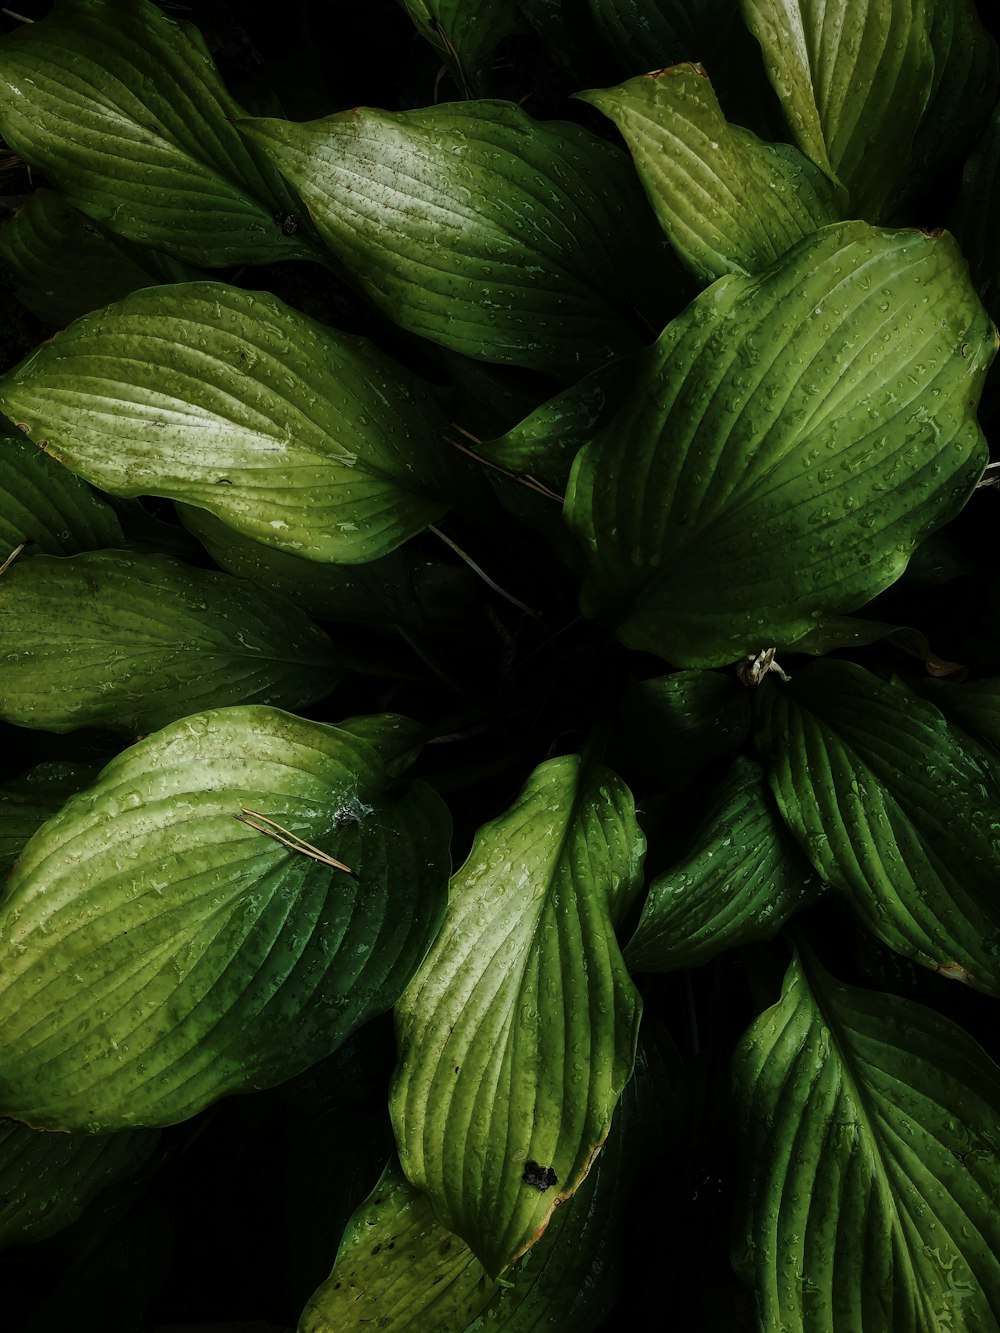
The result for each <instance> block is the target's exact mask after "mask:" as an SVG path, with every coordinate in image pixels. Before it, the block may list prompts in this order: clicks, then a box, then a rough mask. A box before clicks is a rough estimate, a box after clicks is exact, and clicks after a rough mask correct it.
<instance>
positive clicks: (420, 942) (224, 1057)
mask: <svg viewBox="0 0 1000 1333" xmlns="http://www.w3.org/2000/svg"><path fill="white" fill-rule="evenodd" d="M244 811H250V812H253V813H252V814H242V815H241V812H244ZM247 819H249V820H251V821H252V823H251V824H247V823H246V822H244V821H245V820H247ZM267 821H272V822H271V824H270V825H269V827H270V828H271V829H272V831H273V832H274V833H275V834H280V836H281V837H283V838H285V839H286V841H293V840H294V839H303V840H305V841H306V842H308V843H309V844H311V845H312V846H314V847H318V848H319V849H320V850H321V851H322V852H323V853H324V854H325V855H326V856H327V857H334V858H336V859H337V860H339V861H341V862H342V863H343V864H346V865H347V866H348V867H350V869H351V870H352V871H353V875H352V874H349V873H347V872H345V871H344V870H341V869H336V868H334V867H332V866H330V865H328V864H323V863H321V862H319V861H317V860H316V859H315V856H314V855H309V854H306V853H304V852H302V851H298V850H295V849H294V848H290V847H289V846H287V845H285V843H283V842H281V841H279V840H278V836H267V835H266V834H265V833H264V832H261V831H258V830H259V829H260V828H262V827H264V826H268V825H267ZM253 824H256V826H257V827H256V828H255V827H253V826H252V825H253ZM448 839H449V820H448V815H447V811H446V809H445V807H444V806H443V804H442V802H441V800H440V799H439V798H438V797H437V796H436V795H435V794H434V793H433V792H432V791H431V790H430V789H429V788H427V787H425V786H423V785H422V784H420V783H402V784H401V783H398V782H395V781H393V780H391V779H390V778H389V776H388V775H387V774H386V772H385V770H384V768H383V765H382V763H381V761H380V759H379V757H378V754H377V753H376V751H375V750H374V749H373V748H372V746H371V745H369V744H368V743H366V742H365V741H363V740H360V739H358V738H357V737H355V736H353V735H352V734H351V733H350V732H347V731H341V730H339V729H338V728H336V727H330V726H324V725H321V724H319V723H315V722H307V721H303V720H302V719H301V718H297V717H294V716H293V715H292V714H290V713H282V712H279V711H277V710H276V709H271V708H264V707H260V706H250V707H245V708H222V709H215V710H212V711H210V712H207V713H197V714H194V715H193V716H191V717H188V718H185V719H184V720H183V721H181V722H177V723H174V724H173V725H172V726H169V727H166V728H165V729H164V730H163V731H159V732H156V733H155V734H154V735H152V736H149V737H147V738H146V739H145V740H143V741H140V742H139V743H138V744H137V745H134V746H133V747H132V748H131V749H129V750H126V751H125V752H124V753H123V754H122V755H120V756H119V757H118V758H117V759H114V760H113V761H112V762H111V763H110V764H109V765H108V766H107V768H105V769H104V771H103V773H102V774H101V776H100V778H99V779H98V781H97V782H96V783H95V784H94V786H93V787H91V788H89V789H88V790H87V791H84V792H81V793H80V794H79V795H78V796H75V797H72V798H71V799H70V800H69V801H68V802H67V804H66V805H65V806H64V807H63V809H62V810H61V811H60V813H59V814H57V815H55V816H54V817H53V818H52V819H50V820H49V821H48V823H47V824H45V825H43V826H42V828H41V829H40V830H39V831H38V833H37V834H36V835H35V836H34V838H32V840H31V842H30V843H29V844H28V846H27V847H26V848H25V850H24V852H23V853H22V855H21V859H20V861H19V862H18V864H17V866H16V867H15V870H14V873H13V875H12V876H11V879H10V882H9V884H8V886H7V891H6V893H5V895H4V897H3V899H2V900H0V944H2V948H3V952H4V958H5V963H4V969H3V973H2V976H0V1008H2V1012H3V1013H4V1015H5V1019H4V1023H3V1028H2V1031H0V1108H2V1113H3V1114H6V1115H10V1116H12V1117H14V1118H16V1119H19V1120H24V1121H25V1122H27V1123H29V1124H31V1125H34V1126H38V1127H41V1128H52V1129H90V1130H105V1131H106V1130H112V1129H119V1128H126V1127H129V1126H132V1125H159V1124H169V1123H172V1122H174V1121H176V1120H181V1119H183V1118H184V1117H186V1116H190V1115H194V1114H195V1112H197V1111H199V1110H200V1109H201V1108H202V1107H204V1106H205V1105H207V1104H208V1103H209V1102H211V1101H214V1100H215V1099H216V1098H218V1097H221V1096H224V1095H225V1094H226V1093H230V1092H236V1091H242V1090H247V1089H252V1088H262V1087H269V1086H271V1085H272V1084H274V1083H278V1082H280V1081H282V1080H283V1079H286V1078H289V1077H290V1076H291V1075H292V1074H295V1073H298V1072H299V1070H301V1069H304V1068H305V1067H306V1066H308V1065H309V1064H312V1063H314V1062H315V1061H316V1060H318V1059H320V1058H322V1057H323V1056H325V1055H327V1054H329V1052H330V1051H332V1050H333V1049H335V1048H336V1046H337V1045H338V1044H339V1043H340V1042H341V1041H342V1040H343V1039H344V1038H345V1037H346V1036H348V1035H349V1034H350V1033H351V1032H352V1031H353V1030H354V1029H355V1028H357V1027H358V1026H359V1025H360V1024H361V1023H363V1022H364V1021H365V1020H366V1019H367V1018H369V1017H370V1016H371V1015H372V1014H375V1013H379V1012H381V1011H382V1010H384V1009H386V1008H388V1007H389V1006H390V1005H391V1004H392V1003H393V1001H394V1000H395V998H396V996H397V995H398V994H399V992H400V990H401V989H402V987H403V986H404V985H405V984H406V981H407V980H408V979H409V977H410V975H411V973H412V972H413V969H414V967H415V966H416V964H417V962H418V961H419V960H420V958H421V957H422V956H423V954H424V952H425V950H426V948H427V945H428V943H429V941H430V939H431V938H432V936H433V935H434V932H435V930H436V929H437V925H438V922H439V920H440V915H441V910H442V907H443V901H444V896H445V885H446V878H447V866H448Z"/></svg>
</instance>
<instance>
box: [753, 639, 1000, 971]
mask: <svg viewBox="0 0 1000 1333" xmlns="http://www.w3.org/2000/svg"><path fill="white" fill-rule="evenodd" d="M760 703H761V709H760V729H759V737H758V739H759V743H760V746H761V748H762V750H763V752H764V754H765V756H766V762H767V766H768V771H769V778H770V782H771V787H772V790H773V791H774V794H775V796H776V797H777V800H778V804H779V806H780V807H781V811H782V814H783V815H784V818H785V820H786V822H787V823H788V825H789V827H790V828H791V830H792V832H793V833H794V834H795V836H796V838H797V839H798V840H799V843H800V844H801V846H802V848H803V850H804V851H805V853H806V855H807V856H808V857H809V859H810V860H811V861H812V863H813V865H814V866H815V867H816V870H817V872H818V873H819V874H820V875H821V876H822V878H823V879H825V880H827V881H828V882H829V883H830V884H832V885H833V886H834V887H835V888H836V889H839V890H840V892H841V893H843V894H845V895H846V896H847V898H848V899H849V901H850V903H851V906H852V908H853V910H854V911H855V912H856V913H857V915H858V916H859V917H860V918H861V920H862V921H864V922H865V924H866V925H867V926H868V928H869V929H870V930H871V931H873V933H874V934H876V935H877V936H878V937H879V938H880V939H882V940H884V941H885V942H886V943H887V944H889V945H890V946H891V947H892V948H894V949H896V950H898V951H899V952H900V953H904V954H906V955H908V956H909V957H911V958H915V959H916V960H917V961H918V962H920V963H922V964H923V965H924V966H925V967H932V968H934V969H936V970H937V971H939V972H942V973H944V974H945V975H946V976H953V977H957V978H959V979H961V980H965V981H970V982H971V983H972V984H973V985H975V986H977V987H980V988H981V989H983V990H987V991H990V992H991V993H992V994H998V993H1000V908H998V905H997V895H996V882H997V874H998V873H1000V840H998V838H997V827H998V825H1000V764H998V763H997V762H996V761H995V760H994V759H993V757H992V756H991V755H990V754H989V752H988V751H987V750H986V749H985V747H983V746H981V745H980V744H978V743H977V742H975V741H973V740H971V739H970V738H969V737H968V736H967V735H966V734H965V733H964V732H962V731H960V730H959V729H958V728H957V727H952V726H950V725H949V723H948V722H947V721H946V719H945V717H944V716H943V715H942V714H941V713H940V712H939V711H938V709H936V708H935V707H934V705H933V704H931V703H928V702H927V701H926V700H925V699H922V698H920V696H919V695H917V694H914V693H913V692H912V691H910V690H908V689H906V688H905V687H904V686H902V685H898V684H889V683H886V682H884V681H881V680H879V679H878V677H876V676H873V675H871V673H870V672H867V671H865V670H864V668H862V667H859V666H855V665H854V664H853V663H849V662H838V661H826V662H816V663H814V664H812V665H811V666H809V667H807V668H804V669H802V670H800V671H796V672H795V675H794V677H793V679H792V681H791V682H790V683H789V684H787V685H780V686H779V685H774V684H770V683H769V684H768V685H767V687H766V688H765V689H764V691H763V692H762V695H761V701H760Z"/></svg>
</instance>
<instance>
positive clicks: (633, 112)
mask: <svg viewBox="0 0 1000 1333" xmlns="http://www.w3.org/2000/svg"><path fill="white" fill-rule="evenodd" d="M578 96H579V97H582V98H583V100H584V101H585V102H590V103H591V104H592V105H593V106H596V107H597V108H598V109H599V110H600V111H603V112H604V113H605V115H607V116H610V118H611V119H612V120H613V121H614V122H615V124H616V125H617V126H618V128H619V130H621V132H622V134H623V135H624V137H625V142H626V143H627V144H628V146H629V148H630V149H631V151H632V156H633V159H634V161H635V166H636V170H637V171H638V173H639V179H640V180H641V181H642V183H643V185H644V186H645V189H646V193H647V194H648V196H649V201H650V203H651V204H652V205H653V208H654V209H655V211H656V215H657V217H658V218H659V219H660V224H661V226H662V227H663V230H664V231H665V232H666V233H667V235H668V236H669V237H670V241H671V244H672V245H673V247H674V249H675V250H676V251H677V253H678V254H679V255H680V257H681V258H682V259H683V260H684V262H685V263H686V264H687V266H688V267H689V268H690V269H691V271H692V273H694V275H695V277H696V278H698V280H699V281H700V282H702V283H708V282H712V281H713V279H715V278H720V277H722V276H723V274H725V273H755V272H757V270H759V269H762V268H766V267H767V265H768V264H771V263H773V262H774V260H776V259H777V258H778V257H779V256H780V255H783V254H784V252H785V251H786V250H788V249H789V248H790V247H791V246H793V245H794V244H795V242H796V241H799V240H801V239H802V237H803V236H808V235H809V234H810V233H811V232H814V231H815V230H816V229H817V228H818V227H822V226H825V225H826V224H827V223H830V222H834V221H836V220H837V218H838V217H840V216H841V214H840V211H839V209H838V205H837V196H836V191H835V189H834V187H833V185H832V184H831V183H830V181H829V180H828V179H827V178H826V176H824V175H823V173H822V171H820V169H819V168H818V167H816V166H814V165H813V163H812V162H810V161H809V159H808V158H806V157H803V155H802V154H801V153H800V152H799V151H798V149H796V148H793V147H791V145H790V144H769V143H765V142H764V141H763V140H762V139H758V138H757V136H756V134H752V133H751V132H750V131H749V130H744V129H741V128H740V127H739V126H738V125H730V124H729V123H728V122H727V120H726V118H725V116H724V115H723V114H722V109H721V107H720V106H719V103H718V101H717V99H716V96H715V93H714V91H713V89H712V85H711V83H710V82H709V79H708V77H707V75H706V73H705V70H704V69H703V68H702V66H701V65H691V64H687V65H675V66H673V67H672V68H670V69H662V70H660V71H659V72H658V73H655V74H644V75H641V76H640V77H639V78H637V79H630V80H629V81H628V83H623V84H622V85H621V86H620V87H618V88H605V89H599V90H596V91H591V92H586V93H579V94H578Z"/></svg>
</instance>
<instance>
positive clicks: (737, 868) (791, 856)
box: [625, 756, 822, 972]
mask: <svg viewBox="0 0 1000 1333" xmlns="http://www.w3.org/2000/svg"><path fill="white" fill-rule="evenodd" d="M821 892H822V885H820V884H819V883H818V881H817V879H816V876H815V875H814V874H813V871H812V867H811V866H810V865H809V862H808V861H806V860H805V858H804V857H803V855H802V853H801V852H800V851H799V849H798V847H797V846H796V845H795V842H794V840H793V839H792V838H791V837H789V834H788V830H787V829H786V828H785V826H784V824H783V823H782V821H781V816H780V815H779V814H778V811H777V809H776V808H775V806H774V802H773V799H772V797H771V795H770V792H768V790H767V786H766V783H765V780H764V772H763V770H762V769H761V767H760V765H759V764H755V763H754V761H753V760H752V759H746V758H743V757H742V756H741V757H739V758H737V759H735V760H734V761H733V766H732V768H731V769H730V770H729V774H728V776H727V777H726V778H725V779H724V781H723V782H722V783H721V784H720V786H719V787H718V788H717V789H716V791H715V793H714V794H713V797H712V801H711V804H710V806H709V809H708V812H707V814H706V815H705V818H704V819H703V821H702V823H701V825H700V827H699V828H698V830H697V831H696V833H695V835H694V841H693V843H692V845H691V849H690V851H689V852H688V854H687V855H686V856H685V857H684V859H683V860H682V861H680V862H679V863H678V864H677V865H674V866H671V868H670V869H669V870H668V871H666V872H665V873H664V874H662V875H657V877H656V878H655V879H654V880H653V881H652V883H651V884H650V886H649V897H648V898H647V899H646V905H645V906H644V907H643V909H642V917H641V918H640V920H639V924H638V926H637V927H636V930H635V934H634V935H633V936H632V938H631V940H629V942H628V945H627V946H626V948H625V961H626V963H627V964H628V966H629V967H630V968H631V970H632V971H634V972H635V971H638V972H671V971H673V970H674V969H675V968H679V967H698V966H700V965H701V964H702V963H707V962H708V961H709V960H710V959H712V958H714V957H715V956H716V954H719V953H722V951H723V950H724V949H731V948H733V947H735V946H736V945H741V944H751V943H753V942H755V941H757V940H769V939H771V938H773V936H775V935H776V934H777V933H778V931H779V930H780V929H781V927H782V926H783V925H784V924H785V922H786V921H787V920H788V918H789V917H790V916H793V915H794V914H795V913H796V912H797V911H799V909H800V908H802V907H806V906H808V904H809V903H811V902H813V901H815V899H816V898H817V897H818V896H819V895H820V893H821Z"/></svg>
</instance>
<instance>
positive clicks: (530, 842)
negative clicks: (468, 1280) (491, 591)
mask: <svg viewBox="0 0 1000 1333" xmlns="http://www.w3.org/2000/svg"><path fill="white" fill-rule="evenodd" d="M644 849H645V841H644V839H643V836H642V834H641V832H640V831H639V827H638V824H637V823H636V819H635V811H634V807H633V803H632V797H631V795H630V793H629V792H628V790H627V788H626V787H625V786H624V785H623V784H622V783H621V781H620V780H619V779H618V778H617V777H616V776H615V775H614V774H613V773H612V772H611V771H610V770H608V769H603V768H600V767H599V766H595V765H585V764H583V763H582V762H581V760H580V759H579V758H577V757H575V756H574V757H565V758H561V759H554V760H551V761H549V762H548V763H545V764H543V765H541V766H540V767H539V768H537V769H536V770H535V772H534V773H533V774H532V775H531V777H530V778H529V779H528V781H527V783H526V784H525V786H524V788H523V789H522V791H521V793H520V795H519V796H518V798H517V800H516V801H515V802H514V804H513V805H512V806H511V808H510V809H509V810H508V811H507V812H506V813H505V814H503V815H501V816H500V817H499V818H498V819H496V820H494V821H493V822H492V823H490V824H487V825H485V826H484V827H483V828H481V829H480V830H479V833H478V834H477V836H476V839H475V841H474V843H473V847H472V851H471V852H470V854H469V858H468V860H467V861H466V863H465V865H464V866H463V867H462V869H461V870H460V871H459V872H458V873H457V874H456V875H455V877H454V879H453V880H452V886H451V893H450V898H449V907H448V911H447V914H446V916H445V921H444V924H443V926H442V929H441V933H440V934H439V935H438V937H437V939H436V940H435V943H434V945H433V946H432V948H431V950H430V952H429V954H428V956H427V958H426V959H425V960H424V963H423V964H422V966H421V968H420V970H419V972H418V973H417V975H416V976H415V977H414V979H413V981H412V982H411V983H410V985H409V986H408V987H407V989H406V992H405V994H404V995H403V997H402V998H401V1000H400V1002H399V1004H398V1006H397V1010H396V1013H397V1025H398V1036H399V1050H400V1056H399V1065H398V1067H397V1070H396V1076H395V1081H394V1084H393V1088H392V1093H391V1099H390V1105H391V1110H392V1116H393V1124H394V1127H395V1131H396V1141H397V1144H398V1145H399V1152H400V1160H401V1162H402V1165H403V1169H404V1171H405V1172H406V1175H407V1177H408V1178H409V1180H410V1181H411V1183H412V1184H413V1185H415V1186H416V1187H417V1188H418V1189H421V1190H424V1191H425V1192H426V1193H427V1194H428V1195H429V1196H430V1199H431V1202H432V1205H433V1208H434V1212H435V1215H436V1216H437V1218H438V1220H439V1221H440V1222H441V1223H442V1225H444V1226H445V1227H447V1228H448V1229H449V1230H451V1231H454V1232H456V1233H457V1234H458V1235H459V1236H461V1237H462V1239H463V1240H465V1241H466V1243H467V1244H468V1245H469V1246H470V1248H471V1249H472V1250H473V1252H474V1253H475V1255H476V1257H477V1258H478V1259H479V1260H480V1262H481V1263H482V1264H483V1266H484V1268H485V1269H486V1271H487V1272H488V1273H489V1274H491V1275H492V1276H495V1275H496V1274H498V1273H500V1272H501V1271H503V1269H505V1268H506V1267H508V1265H510V1264H511V1263H512V1262H513V1261H514V1260H515V1259H517V1258H518V1256H519V1255H521V1254H523V1253H524V1252H525V1251H526V1250H527V1249H528V1248H529V1247H530V1246H531V1245H532V1244H533V1242H534V1241H535V1240H536V1239H537V1237H538V1236H539V1235H540V1234H541V1233H542V1231H543V1230H544V1228H545V1227H546V1225H547V1224H548V1221H549V1219H550V1217H551V1216H552V1212H553V1209H554V1208H556V1207H557V1205H558V1204H559V1203H561V1202H562V1201H563V1200H564V1199H566V1198H568V1197H570V1195H572V1194H573V1193H574V1191H575V1190H576V1189H577V1187H578V1186H579V1185H580V1183H581V1182H582V1180H583V1179H584V1177H585V1176H586V1174H587V1171H588V1170H589V1168H590V1165H591V1162H592V1160H593V1156H594V1153H595V1152H596V1150H597V1149H598V1148H599V1147H600V1145H601V1144H602V1143H603V1141H604V1138H605V1136H606V1135H607V1132H608V1126H609V1125H610V1123H611V1115H612V1112H613V1110H614V1107H615V1103H616V1102H617V1100H618V1096H619V1094H620V1092H621V1090H622V1088H623V1087H624V1085H625V1083H626V1081H627V1080H628V1077H629V1074H630V1073H631V1069H632V1061H633V1057H634V1052H635V1041H636V1032H637V1027H638V1021H639V1011H640V1002H639V996H638V994H637V992H636V990H635V988H634V987H633V986H632V984H631V982H630V981H629V978H628V973H627V972H626V970H625V967H624V964H623V962H622V958H621V953H620V951H619V949H618V945H617V943H616V940H615V935H614V928H615V923H616V922H617V921H618V920H620V918H621V916H622V914H623V913H624V911H626V910H627V907H628V904H629V903H630V902H631V900H632V899H633V898H634V896H635V894H636V892H637V890H638V888H639V885H640V883H641V878H640V877H641V867H642V857H643V852H644Z"/></svg>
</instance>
